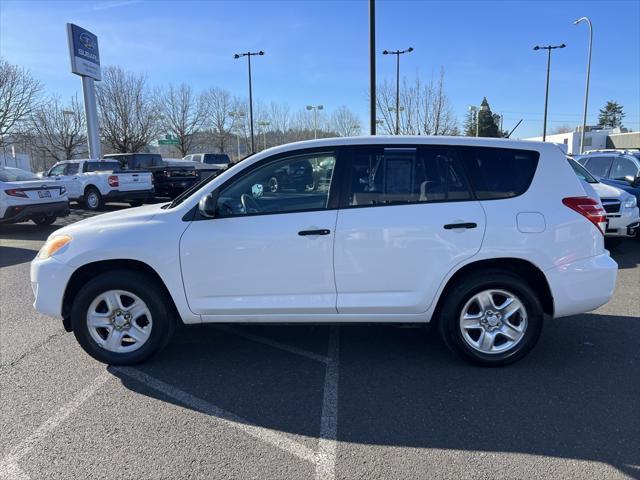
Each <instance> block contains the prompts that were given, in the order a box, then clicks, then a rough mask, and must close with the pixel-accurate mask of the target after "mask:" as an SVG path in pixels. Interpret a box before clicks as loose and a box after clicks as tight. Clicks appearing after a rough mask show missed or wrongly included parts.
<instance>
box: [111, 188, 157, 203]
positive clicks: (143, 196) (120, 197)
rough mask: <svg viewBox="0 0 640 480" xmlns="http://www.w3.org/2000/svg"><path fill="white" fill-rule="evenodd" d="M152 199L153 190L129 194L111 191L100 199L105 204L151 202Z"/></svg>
mask: <svg viewBox="0 0 640 480" xmlns="http://www.w3.org/2000/svg"><path fill="white" fill-rule="evenodd" d="M153 197H154V190H153V189H151V190H135V191H131V192H121V191H119V190H111V191H110V192H109V193H107V194H106V195H104V196H103V197H102V198H103V199H104V201H105V202H117V201H128V200H151V199H152V198H153Z"/></svg>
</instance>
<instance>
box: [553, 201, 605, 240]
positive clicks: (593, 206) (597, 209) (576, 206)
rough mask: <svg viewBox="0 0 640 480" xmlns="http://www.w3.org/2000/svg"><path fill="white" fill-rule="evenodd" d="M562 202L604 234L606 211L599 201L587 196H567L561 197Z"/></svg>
mask: <svg viewBox="0 0 640 480" xmlns="http://www.w3.org/2000/svg"><path fill="white" fill-rule="evenodd" d="M562 203H564V204H565V205H566V206H567V207H569V208H570V209H571V210H574V211H576V212H578V213H579V214H580V215H582V216H583V217H585V218H586V219H587V220H589V221H590V222H591V223H593V224H594V225H595V226H596V227H598V230H600V233H602V234H603V235H604V232H605V229H606V228H607V212H605V210H604V208H602V205H601V204H600V202H598V201H596V200H594V199H593V198H589V197H567V198H563V199H562Z"/></svg>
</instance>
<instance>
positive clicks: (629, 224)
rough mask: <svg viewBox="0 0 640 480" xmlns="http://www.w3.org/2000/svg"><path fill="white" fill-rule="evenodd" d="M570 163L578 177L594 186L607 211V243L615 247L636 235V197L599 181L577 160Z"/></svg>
mask: <svg viewBox="0 0 640 480" xmlns="http://www.w3.org/2000/svg"><path fill="white" fill-rule="evenodd" d="M569 164H570V165H571V167H572V168H573V170H574V172H575V173H576V175H577V176H578V178H579V179H580V180H582V181H584V182H586V183H587V184H588V185H589V186H590V187H591V188H593V191H594V192H595V194H596V195H597V196H598V199H599V200H600V201H601V203H602V205H603V208H604V210H605V211H606V212H607V226H606V229H605V234H604V235H605V239H606V240H607V244H608V245H609V246H612V247H613V246H615V245H617V244H619V243H620V242H621V241H622V240H623V239H625V238H627V237H635V236H636V235H637V234H638V231H639V230H640V211H639V210H638V204H637V200H636V197H634V196H633V195H631V194H630V193H627V192H625V191H624V190H620V189H619V188H616V187H612V186H611V185H606V184H604V183H600V182H598V180H596V178H595V177H594V176H593V175H591V174H590V173H589V172H588V171H587V169H586V168H584V167H583V166H582V165H580V164H579V163H578V162H576V161H575V160H572V159H569Z"/></svg>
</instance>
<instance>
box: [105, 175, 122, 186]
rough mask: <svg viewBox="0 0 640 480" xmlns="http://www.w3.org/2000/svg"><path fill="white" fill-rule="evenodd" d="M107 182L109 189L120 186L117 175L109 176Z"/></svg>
mask: <svg viewBox="0 0 640 480" xmlns="http://www.w3.org/2000/svg"><path fill="white" fill-rule="evenodd" d="M107 181H108V182H109V186H110V187H117V186H119V185H120V180H119V179H118V176H117V175H109V178H108V179H107Z"/></svg>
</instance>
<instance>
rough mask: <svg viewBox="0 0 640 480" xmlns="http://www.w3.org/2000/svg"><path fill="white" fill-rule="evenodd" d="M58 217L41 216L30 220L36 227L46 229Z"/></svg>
mask: <svg viewBox="0 0 640 480" xmlns="http://www.w3.org/2000/svg"><path fill="white" fill-rule="evenodd" d="M57 218H58V217H56V216H55V215H42V216H40V217H35V218H32V219H31V221H32V222H33V223H35V224H36V225H38V226H39V227H47V226H49V225H52V224H53V223H54V222H55V221H56V220H57Z"/></svg>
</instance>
